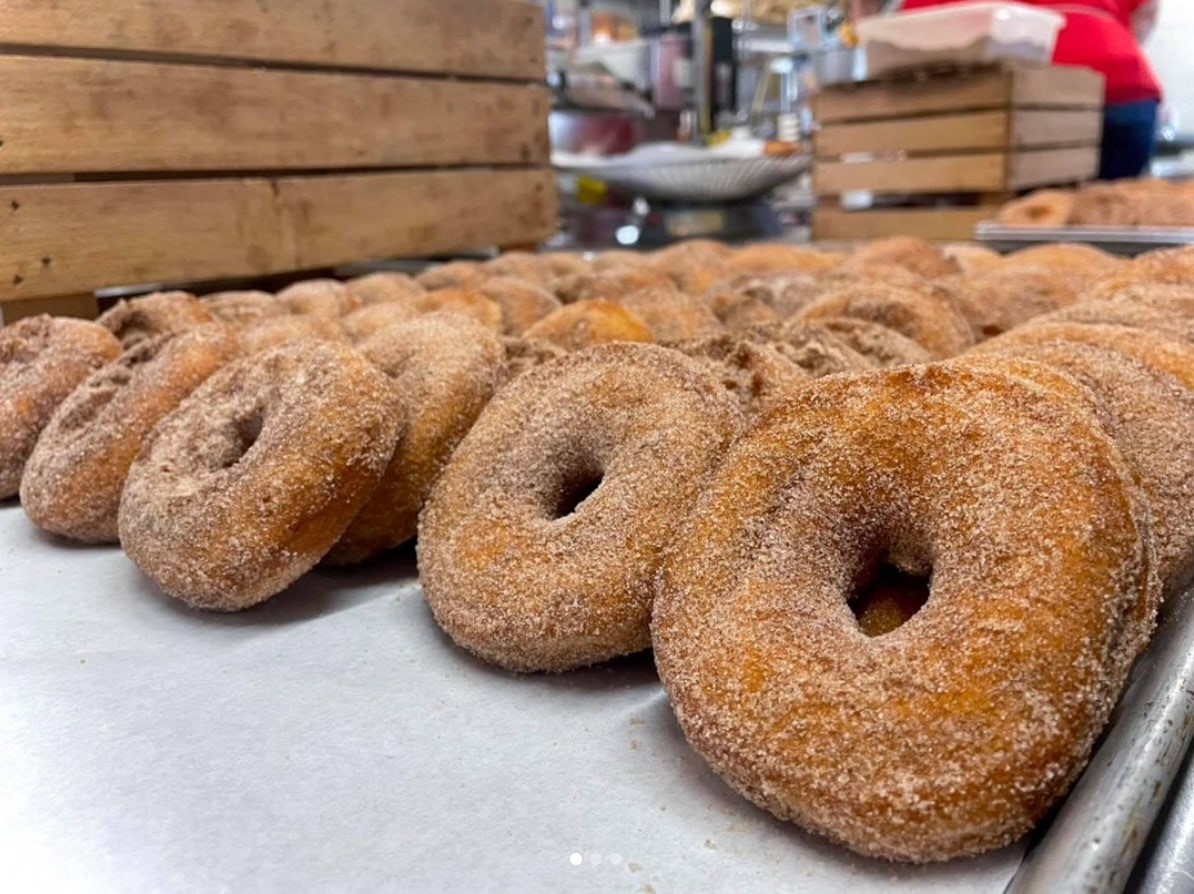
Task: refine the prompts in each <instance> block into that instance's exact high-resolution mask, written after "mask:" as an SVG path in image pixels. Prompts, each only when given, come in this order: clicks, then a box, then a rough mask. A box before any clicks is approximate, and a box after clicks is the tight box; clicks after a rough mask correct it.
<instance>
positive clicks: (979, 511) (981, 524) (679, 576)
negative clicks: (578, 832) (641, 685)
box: [651, 364, 1157, 861]
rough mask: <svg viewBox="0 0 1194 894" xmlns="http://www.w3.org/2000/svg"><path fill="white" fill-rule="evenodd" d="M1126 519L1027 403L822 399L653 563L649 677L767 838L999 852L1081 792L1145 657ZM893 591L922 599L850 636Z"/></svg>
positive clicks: (833, 389) (837, 381)
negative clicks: (895, 586)
mask: <svg viewBox="0 0 1194 894" xmlns="http://www.w3.org/2000/svg"><path fill="white" fill-rule="evenodd" d="M1042 456H1047V457H1049V462H1048V463H1047V464H1043V463H1042V461H1041V457H1042ZM1142 513H1143V504H1142V500H1141V497H1140V494H1139V492H1138V490H1137V489H1136V488H1135V486H1134V485H1133V483H1132V480H1131V474H1130V470H1129V469H1128V467H1127V465H1126V463H1125V461H1124V459H1123V456H1122V454H1121V453H1120V451H1119V450H1118V448H1117V447H1116V446H1115V444H1114V443H1113V442H1112V441H1111V439H1110V438H1108V436H1107V435H1106V434H1105V433H1104V432H1103V431H1102V430H1101V429H1100V427H1099V425H1098V422H1097V420H1095V419H1094V418H1093V417H1091V416H1090V415H1089V414H1087V413H1084V412H1082V411H1081V410H1080V409H1078V408H1077V407H1076V406H1074V405H1071V404H1069V403H1068V402H1066V401H1064V400H1061V399H1059V398H1058V397H1056V396H1055V395H1053V394H1051V393H1050V392H1048V391H1046V390H1045V389H1041V388H1038V387H1035V386H1033V385H1030V384H1028V383H1026V382H1022V381H1020V380H1016V379H1013V378H1011V377H1008V376H1000V375H995V374H991V373H985V372H971V371H968V370H965V369H957V368H950V367H945V366H942V365H938V364H929V365H926V366H919V367H906V368H902V369H897V370H887V371H883V372H873V373H868V374H864V375H857V376H841V377H835V378H833V379H826V380H823V381H822V382H819V383H817V384H816V385H815V386H811V387H808V388H803V389H799V390H797V391H795V392H794V393H793V394H792V396H791V398H790V399H789V400H788V402H787V403H785V404H784V405H783V406H782V407H781V408H779V409H777V410H775V411H773V412H772V413H770V414H769V415H768V416H766V417H764V418H763V419H762V420H761V421H760V423H759V424H758V425H756V426H755V427H754V428H753V429H752V430H750V431H749V432H748V433H746V434H745V435H744V436H743V437H742V438H741V439H739V441H738V442H737V443H736V444H735V445H734V447H733V448H731V450H730V451H729V453H728V454H727V456H726V458H725V460H724V461H723V463H722V465H721V467H720V470H719V472H718V474H717V475H716V476H715V478H714V480H713V481H712V483H711V484H710V486H709V487H708V489H707V490H706V492H705V494H704V495H703V497H702V499H701V500H700V502H699V503H698V505H697V507H696V509H695V511H694V513H693V516H692V517H691V519H690V523H689V525H688V526H687V527H686V529H685V531H684V534H683V535H682V536H681V538H680V540H679V542H678V543H677V544H676V547H675V548H674V549H673V551H672V552H671V553H670V554H669V556H668V559H667V561H666V563H665V566H664V569H663V573H662V575H661V577H660V584H659V589H658V595H657V597H656V603H655V608H654V612H653V617H652V625H651V628H652V643H653V645H654V648H655V660H656V665H657V667H658V670H659V674H660V678H661V679H662V681H663V684H664V687H665V688H666V690H667V693H668V696H669V697H670V699H671V702H672V705H673V707H674V708H675V711H676V715H677V717H678V718H679V720H680V725H681V727H682V729H683V731H684V734H685V735H686V736H687V738H688V740H689V742H690V743H691V744H692V745H693V746H694V747H695V748H696V750H697V751H698V752H700V753H701V754H702V755H703V756H704V757H705V759H706V760H707V761H709V763H710V764H711V765H712V767H713V769H714V770H715V771H716V772H717V773H718V774H719V775H721V776H722V777H723V778H724V779H725V780H726V781H727V782H729V783H730V785H732V786H733V787H734V788H736V789H737V790H738V791H740V792H741V793H743V794H744V795H746V797H748V798H750V799H751V800H752V801H754V802H755V803H757V804H759V805H760V806H762V807H764V808H765V809H767V810H769V811H771V812H772V813H774V814H775V815H776V816H778V817H780V818H781V819H788V820H792V821H795V822H797V823H799V824H800V825H802V826H803V827H805V828H806V829H809V830H811V831H814V832H817V833H819V834H821V835H825V836H826V837H828V838H831V839H832V840H834V841H837V842H840V843H842V844H844V845H846V846H847V847H849V848H851V849H852V850H855V851H857V852H859V853H862V854H867V855H872V856H879V857H886V858H889V859H896V860H910V861H930V860H945V859H949V858H951V857H955V856H960V855H963V854H973V853H978V852H980V851H984V850H987V849H990V848H993V847H998V846H1001V845H1003V844H1005V843H1007V842H1009V841H1011V840H1013V839H1014V838H1016V837H1017V836H1019V835H1021V834H1022V833H1023V832H1025V831H1026V830H1027V829H1028V828H1030V827H1031V826H1032V825H1033V824H1034V823H1035V822H1037V821H1038V820H1039V819H1040V818H1041V816H1043V815H1044V814H1045V812H1046V811H1047V810H1048V809H1049V807H1050V805H1051V804H1052V803H1053V802H1054V801H1056V800H1057V799H1058V798H1059V797H1060V796H1061V795H1062V794H1064V792H1065V791H1066V789H1067V787H1068V786H1069V784H1070V783H1071V782H1072V781H1073V779H1074V778H1075V777H1076V776H1077V774H1078V772H1079V771H1080V770H1081V768H1082V766H1083V765H1084V764H1085V762H1086V760H1087V758H1088V756H1089V753H1090V749H1091V746H1092V744H1093V743H1094V741H1095V739H1096V738H1097V736H1098V734H1099V732H1100V731H1101V730H1102V728H1103V726H1104V725H1105V723H1106V721H1107V718H1108V715H1109V714H1110V711H1111V709H1112V707H1113V705H1114V703H1115V700H1116V698H1117V696H1118V695H1119V692H1120V690H1121V689H1122V687H1123V685H1124V681H1125V679H1126V677H1127V672H1128V669H1129V667H1130V666H1131V664H1132V661H1133V659H1134V658H1135V657H1136V655H1137V653H1138V651H1139V650H1140V649H1141V648H1143V646H1144V644H1145V642H1146V640H1147V636H1148V633H1149V631H1150V625H1151V618H1150V617H1149V615H1148V613H1147V612H1141V611H1140V610H1139V607H1140V605H1141V604H1142V603H1144V604H1145V605H1149V604H1153V603H1154V602H1155V597H1156V590H1157V586H1156V580H1155V576H1150V570H1151V569H1150V567H1149V560H1150V550H1151V541H1149V539H1148V536H1147V529H1146V528H1142V527H1141V525H1140V523H1139V519H1142V518H1145V517H1146V516H1144V515H1143V514H1142ZM885 568H887V569H895V570H897V571H898V572H902V573H903V574H905V575H909V576H911V577H912V578H914V579H921V580H926V579H927V581H928V583H927V589H928V598H927V601H926V602H924V605H923V607H922V608H921V609H920V611H918V612H917V613H916V614H915V615H913V616H912V618H911V619H910V620H908V621H907V623H905V624H903V625H902V626H900V627H898V628H896V629H895V630H893V631H891V632H889V633H887V634H885V635H882V636H876V637H868V636H867V635H865V634H864V633H863V632H862V631H861V630H860V629H859V626H858V623H857V620H856V619H855V616H854V615H853V613H852V612H851V608H850V604H851V601H852V600H853V599H854V598H855V597H856V596H857V595H858V594H860V593H862V592H865V590H866V589H867V586H868V584H869V582H870V581H871V580H873V579H874V578H875V577H876V576H878V575H880V574H881V573H882V572H883V571H884V569H885ZM922 586H923V584H922Z"/></svg>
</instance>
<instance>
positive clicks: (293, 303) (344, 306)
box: [278, 279, 363, 320]
mask: <svg viewBox="0 0 1194 894" xmlns="http://www.w3.org/2000/svg"><path fill="white" fill-rule="evenodd" d="M278 303H279V304H281V305H282V306H283V307H284V308H286V310H287V312H289V313H292V314H298V315H300V316H308V317H322V318H323V319H325V320H338V319H340V318H341V317H343V316H344V315H345V314H350V313H352V312H353V311H354V310H359V309H360V308H361V307H362V306H363V305H362V303H361V299H360V298H358V297H357V296H356V295H354V294H353V293H352V292H350V291H349V290H348V286H346V285H344V283H342V282H340V281H339V280H337V279H305V280H303V281H302V282H296V283H294V284H293V285H289V286H287V287H286V288H284V289H283V290H282V291H281V292H279V293H278Z"/></svg>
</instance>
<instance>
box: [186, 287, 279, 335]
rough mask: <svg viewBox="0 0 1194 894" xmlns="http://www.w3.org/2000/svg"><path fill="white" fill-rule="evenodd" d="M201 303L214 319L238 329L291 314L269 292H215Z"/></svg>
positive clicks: (204, 297) (201, 300)
mask: <svg viewBox="0 0 1194 894" xmlns="http://www.w3.org/2000/svg"><path fill="white" fill-rule="evenodd" d="M199 301H200V303H201V304H202V305H203V306H204V307H205V308H207V312H208V313H210V314H211V315H212V317H213V318H215V319H216V320H219V321H220V322H223V323H227V324H228V325H229V326H235V327H236V328H238V329H242V328H244V327H245V326H251V325H252V324H254V323H256V322H257V321H259V320H265V319H268V318H270V317H280V316H282V315H283V314H286V313H289V311H288V310H287V309H286V307H284V306H283V305H282V304H279V303H278V299H276V298H275V297H274V296H273V295H272V294H271V293H269V292H256V291H252V290H249V291H243V292H213V293H212V294H210V295H204V296H203V297H202V298H200V299H199Z"/></svg>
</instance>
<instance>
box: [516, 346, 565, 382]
mask: <svg viewBox="0 0 1194 894" xmlns="http://www.w3.org/2000/svg"><path fill="white" fill-rule="evenodd" d="M501 342H502V348H503V349H504V350H505V352H506V368H505V372H504V374H503V376H502V379H503V381H506V382H508V381H510V380H511V379H516V378H518V377H519V376H521V375H522V374H523V373H524V372H527V371H528V370H531V369H534V368H535V367H536V366H539V365H540V364H543V363H546V362H547V361H548V360H555V359H556V358H557V357H563V356H564V355H566V354H567V353H568V352H567V351H566V350H564V349H563V348H561V347H560V346H559V345H556V344H552V343H551V342H549V341H543V340H541V339H537V338H526V337H524V336H514V335H507V336H504V337H503V338H502V339H501Z"/></svg>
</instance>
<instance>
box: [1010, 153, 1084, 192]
mask: <svg viewBox="0 0 1194 894" xmlns="http://www.w3.org/2000/svg"><path fill="white" fill-rule="evenodd" d="M1098 170H1099V147H1098V146H1083V147H1079V148H1076V149H1037V150H1034V151H1030V152H1017V153H1015V154H1014V155H1012V157H1011V165H1010V167H1009V171H1008V187H1009V188H1010V189H1030V188H1031V187H1034V186H1047V185H1049V184H1051V183H1081V182H1083V181H1085V180H1093V179H1094V176H1095V174H1096V173H1098Z"/></svg>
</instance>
